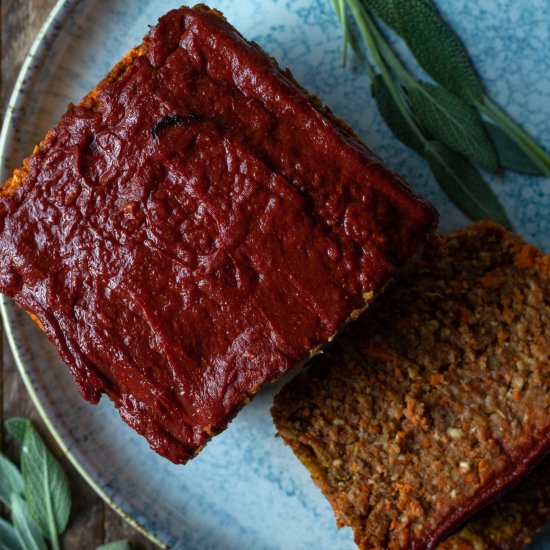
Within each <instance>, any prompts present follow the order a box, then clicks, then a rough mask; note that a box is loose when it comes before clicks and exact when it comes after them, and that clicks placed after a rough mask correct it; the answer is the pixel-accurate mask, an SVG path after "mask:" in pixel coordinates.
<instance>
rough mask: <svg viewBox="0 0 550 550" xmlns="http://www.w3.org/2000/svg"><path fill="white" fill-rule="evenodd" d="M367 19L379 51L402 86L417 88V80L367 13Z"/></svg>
mask: <svg viewBox="0 0 550 550" xmlns="http://www.w3.org/2000/svg"><path fill="white" fill-rule="evenodd" d="M365 19H366V20H367V24H368V25H369V26H370V29H371V32H372V35H373V38H374V40H375V42H376V43H377V45H378V49H379V50H380V53H381V54H382V57H383V58H384V59H385V61H386V63H387V64H388V66H389V67H390V68H391V69H392V70H393V71H394V72H395V75H396V76H397V78H398V79H399V80H400V81H401V84H402V85H403V86H404V87H405V88H412V87H413V86H416V80H415V79H414V78H413V77H412V76H411V74H410V72H409V71H408V70H407V69H406V68H405V67H404V65H403V63H401V60H400V59H399V57H397V55H396V54H395V52H394V51H393V48H392V47H391V45H390V44H389V43H388V40H387V39H386V37H385V36H384V35H383V34H382V32H381V31H380V29H379V28H378V25H377V24H376V22H375V20H374V18H372V17H371V16H370V14H368V13H366V14H365Z"/></svg>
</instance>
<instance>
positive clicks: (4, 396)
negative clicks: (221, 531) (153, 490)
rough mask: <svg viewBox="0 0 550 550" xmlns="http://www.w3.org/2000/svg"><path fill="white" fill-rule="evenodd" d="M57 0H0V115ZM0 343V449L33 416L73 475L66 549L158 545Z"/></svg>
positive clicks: (7, 448)
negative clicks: (9, 428) (67, 446)
mask: <svg viewBox="0 0 550 550" xmlns="http://www.w3.org/2000/svg"><path fill="white" fill-rule="evenodd" d="M55 3H56V0H1V10H2V11H1V17H2V20H1V31H2V36H1V44H2V73H1V74H2V86H1V88H2V101H1V114H2V118H3V115H4V112H5V108H6V105H7V103H8V99H9V96H10V94H11V91H12V88H13V85H14V83H15V79H16V78H17V74H18V73H19V69H20V67H21V64H22V62H23V59H24V57H25V55H26V54H27V51H28V50H29V48H30V46H31V44H32V41H33V40H34V37H35V35H36V33H37V32H38V30H39V29H40V27H41V25H42V23H43V22H44V20H45V19H46V17H47V15H48V13H49V11H50V10H51V9H52V7H53V6H54V4H55ZM29 152H30V151H29ZM0 344H1V350H0V358H1V365H0V366H1V368H0V390H1V391H0V422H1V425H2V430H1V431H0V448H1V449H2V451H3V452H4V453H6V454H7V455H8V456H10V457H11V458H12V459H16V458H17V456H18V448H16V446H15V445H14V444H13V441H12V440H11V438H6V432H5V430H4V427H3V424H4V420H5V419H6V418H10V417H11V416H26V417H28V418H30V419H32V420H33V422H34V423H35V425H36V426H37V428H38V429H39V431H40V432H41V434H42V435H43V436H44V439H45V440H46V441H47V443H48V446H49V448H50V449H51V450H52V451H54V452H55V454H56V455H57V456H58V457H59V458H60V460H61V463H62V464H63V466H64V468H65V471H66V472H67V475H68V477H69V482H70V485H71V493H72V497H73V508H72V512H71V519H70V522H69V527H68V529H67V531H66V533H65V535H64V536H63V540H62V544H63V548H64V549H67V550H73V549H76V550H88V549H90V550H91V549H94V548H95V547H96V546H98V545H100V544H104V543H106V542H111V541H114V540H118V539H127V540H129V541H131V543H132V548H133V549H138V550H140V549H141V550H149V549H154V548H156V547H155V546H154V545H153V544H152V543H150V542H148V541H147V540H146V539H145V538H144V537H143V536H142V535H140V534H139V533H138V532H137V531H136V530H135V529H133V528H132V527H131V526H130V525H128V524H127V523H126V522H125V521H124V520H123V519H122V518H121V517H120V516H119V515H118V514H117V513H116V512H114V511H113V510H112V509H111V508H110V507H109V506H108V505H107V504H105V503H104V502H103V501H102V500H101V498H100V497H99V496H97V495H96V493H95V492H94V491H93V490H92V489H91V488H90V487H89V486H88V485H87V484H86V482H85V481H84V480H83V479H82V478H81V477H80V475H79V474H78V473H77V472H76V470H75V469H74V468H73V467H72V466H71V464H70V463H69V462H68V460H67V459H66V458H64V457H63V456H62V454H61V452H60V450H59V448H58V447H57V446H56V444H55V442H54V441H53V439H52V437H51V436H50V434H49V433H48V431H47V429H46V427H45V425H44V423H43V422H42V421H41V420H40V417H39V415H38V412H37V410H36V409H35V407H34V405H33V403H32V401H31V398H30V396H29V394H28V393H27V391H26V389H25V386H24V384H23V381H22V379H21V377H20V376H19V373H18V372H17V368H16V366H15V363H14V360H13V357H12V354H11V351H10V349H9V347H8V344H7V341H6V337H5V334H4V330H3V327H2V338H1V340H0ZM4 512H5V510H4ZM3 515H5V514H3Z"/></svg>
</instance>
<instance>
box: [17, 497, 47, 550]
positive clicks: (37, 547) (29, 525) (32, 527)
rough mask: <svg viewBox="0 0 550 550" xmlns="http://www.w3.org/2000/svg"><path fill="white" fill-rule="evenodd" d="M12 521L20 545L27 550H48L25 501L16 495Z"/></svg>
mask: <svg viewBox="0 0 550 550" xmlns="http://www.w3.org/2000/svg"><path fill="white" fill-rule="evenodd" d="M10 507H11V519H12V522H13V526H14V528H15V533H16V535H17V539H18V540H19V543H20V544H21V546H22V547H23V548H24V549H25V550H47V547H46V543H45V542H44V538H43V537H42V534H41V533H40V529H39V528H38V527H37V525H36V524H35V523H34V521H33V520H32V519H31V517H30V515H29V513H28V512H27V507H26V504H25V502H24V500H23V499H22V498H21V497H20V496H19V495H18V494H16V493H14V494H13V495H12V498H11V502H10Z"/></svg>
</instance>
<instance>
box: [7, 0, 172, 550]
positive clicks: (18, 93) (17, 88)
mask: <svg viewBox="0 0 550 550" xmlns="http://www.w3.org/2000/svg"><path fill="white" fill-rule="evenodd" d="M80 1H81V0H57V2H56V4H55V5H54V7H53V8H52V10H51V11H50V13H49V14H48V16H47V18H46V20H45V21H44V23H43V24H42V26H41V27H40V30H39V31H38V34H37V35H36V37H35V38H34V40H33V42H32V45H31V47H30V49H29V51H28V53H27V55H26V56H25V59H24V60H23V63H22V65H21V69H20V70H19V74H18V76H17V79H16V81H15V85H14V87H13V91H12V93H11V95H10V99H9V101H8V105H7V107H6V112H5V115H4V120H3V123H2V130H1V132H0V162H1V163H2V167H3V168H5V160H6V152H7V150H8V149H9V142H10V138H11V137H12V134H13V133H14V127H15V125H14V124H13V119H14V115H15V114H16V113H17V111H18V109H19V107H20V106H21V103H22V102H23V100H24V97H25V93H24V92H25V87H26V84H27V82H28V76H29V75H32V73H33V72H34V71H35V70H36V68H37V67H38V66H40V64H41V61H42V60H43V59H44V58H45V57H46V55H47V48H46V47H45V45H46V44H47V42H48V41H49V40H55V37H56V33H57V32H58V31H59V30H60V29H61V27H62V26H63V24H64V20H65V18H66V17H67V16H68V15H69V13H70V12H71V11H72V9H73V8H74V7H75V6H76V5H77V4H79V3H80ZM13 306H15V304H14V303H13V301H12V300H10V299H9V298H6V296H4V295H1V297H0V316H1V318H2V324H3V327H4V330H5V333H6V337H7V340H8V345H9V348H10V351H11V352H12V355H13V357H14V360H15V364H16V366H17V370H18V372H19V375H20V376H21V378H22V379H23V384H24V385H25V388H26V390H27V392H28V393H29V395H30V397H31V400H32V402H33V404H34V406H35V407H36V409H37V411H38V414H39V416H40V418H41V419H42V421H43V422H44V424H45V425H46V427H47V429H48V431H49V432H50V434H51V435H52V436H53V438H54V440H55V442H56V443H57V445H58V446H59V447H60V449H61V452H62V453H63V455H64V456H66V457H67V458H68V459H69V462H70V463H71V465H72V466H73V467H74V468H75V470H76V471H77V472H78V474H79V475H80V476H81V477H82V478H83V479H84V481H85V482H86V483H87V484H88V485H89V486H90V487H91V488H92V489H93V490H94V492H95V493H96V494H97V495H98V496H99V497H100V498H101V499H102V500H103V501H104V502H105V503H107V504H108V505H109V506H110V507H111V509H113V510H114V511H115V512H116V513H117V514H118V515H119V516H120V517H122V518H123V519H124V520H125V521H126V522H127V523H128V524H130V525H131V526H132V527H133V528H134V529H136V530H137V531H138V532H139V533H141V534H142V535H143V536H144V537H146V538H147V539H148V540H149V541H150V542H152V543H154V544H155V545H157V546H158V547H159V548H162V549H167V548H168V546H167V545H166V544H165V543H164V542H162V541H161V540H160V539H159V538H157V537H156V536H155V535H153V533H151V532H150V531H149V530H148V529H147V528H146V527H145V526H144V525H142V524H141V523H139V522H138V521H137V520H136V519H134V518H133V517H132V516H131V515H130V514H129V513H127V512H126V511H125V510H123V509H122V508H121V507H120V506H119V505H118V504H116V503H115V502H114V501H113V499H112V498H111V497H109V495H108V494H107V493H106V492H105V491H104V490H103V489H102V488H101V487H100V485H99V484H98V483H97V482H96V480H95V479H94V478H93V477H92V475H91V474H90V473H88V471H87V470H86V469H85V468H84V466H83V465H82V464H80V462H79V461H78V459H77V458H76V456H75V455H74V454H73V453H72V452H71V450H70V449H69V446H68V445H67V443H66V442H65V440H64V439H63V436H62V435H61V434H60V433H59V432H58V430H57V428H56V427H55V425H54V422H53V420H51V419H50V417H49V416H48V413H47V411H46V409H45V408H44V405H43V404H42V401H41V397H40V395H39V391H38V390H37V389H36V388H35V386H34V384H33V381H32V377H31V373H30V372H29V371H28V370H27V366H26V365H25V362H24V361H23V358H22V356H21V354H20V353H19V348H18V346H17V343H16V341H15V334H14V333H15V328H14V327H13V326H12V324H11V322H10V320H9V315H8V308H9V307H13ZM15 307H18V306H15Z"/></svg>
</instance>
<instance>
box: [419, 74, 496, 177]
mask: <svg viewBox="0 0 550 550" xmlns="http://www.w3.org/2000/svg"><path fill="white" fill-rule="evenodd" d="M409 97H410V101H411V105H412V107H413V111H414V114H415V115H416V116H417V118H418V120H419V121H420V123H421V125H422V126H423V127H424V128H426V129H427V130H428V132H429V133H430V134H432V135H433V136H434V137H435V138H436V139H438V140H439V141H441V142H443V143H444V144H445V145H447V146H448V147H450V148H451V149H453V150H454V151H456V152H457V153H460V154H461V155H463V156H465V157H466V158H467V159H468V160H470V162H472V163H473V164H476V165H477V166H479V167H481V168H484V169H485V170H488V171H490V172H495V171H496V169H497V167H498V157H497V153H496V150H495V147H494V146H493V143H492V142H491V139H490V138H489V136H488V135H487V132H486V130H485V127H484V126H483V122H482V120H481V118H480V116H479V115H478V113H477V111H475V110H474V109H473V108H472V107H470V105H468V104H467V103H466V102H465V101H464V100H462V99H460V98H459V97H457V96H456V95H454V94H452V93H451V92H449V91H447V90H446V89H445V88H442V87H441V86H438V85H437V84H428V83H426V82H417V83H416V84H415V85H413V86H411V88H410V89H409Z"/></svg>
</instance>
